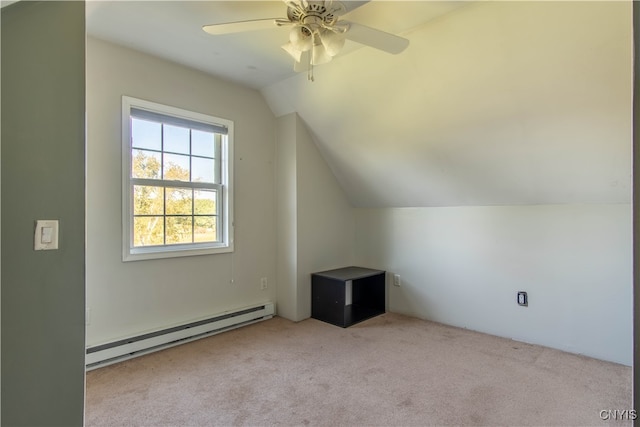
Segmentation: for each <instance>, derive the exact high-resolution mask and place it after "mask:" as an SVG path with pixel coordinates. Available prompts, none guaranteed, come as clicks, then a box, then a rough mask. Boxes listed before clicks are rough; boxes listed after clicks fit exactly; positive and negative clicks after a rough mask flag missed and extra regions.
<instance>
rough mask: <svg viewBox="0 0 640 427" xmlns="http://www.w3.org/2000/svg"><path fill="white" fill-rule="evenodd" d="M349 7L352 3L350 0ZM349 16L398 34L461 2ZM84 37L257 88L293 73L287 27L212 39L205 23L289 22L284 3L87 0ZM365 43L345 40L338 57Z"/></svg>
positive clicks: (384, 6)
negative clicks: (282, 19)
mask: <svg viewBox="0 0 640 427" xmlns="http://www.w3.org/2000/svg"><path fill="white" fill-rule="evenodd" d="M347 2H348V0H347ZM374 3H375V4H367V5H365V6H362V7H360V8H359V9H356V10H354V11H352V12H351V13H350V14H348V15H345V18H347V19H349V20H353V21H356V22H359V23H366V25H369V26H374V27H376V28H378V29H381V30H384V31H387V32H392V33H401V32H403V31H406V30H408V29H410V28H413V27H415V26H417V25H420V24H423V23H425V22H426V21H428V20H430V19H433V18H434V17H437V16H439V15H442V14H444V13H446V12H448V11H450V10H452V9H454V8H456V7H459V6H461V5H463V4H464V3H463V2H446V1H445V2H442V1H412V2H398V3H402V4H401V5H399V4H395V5H394V4H391V3H393V2H388V1H374ZM86 11H87V12H86V13H87V32H88V33H89V34H90V35H92V36H94V37H97V38H100V39H103V40H107V41H111V42H114V43H117V44H121V45H124V46H127V47H131V48H134V49H136V50H140V51H143V52H146V53H150V54H153V55H156V56H159V57H162V58H165V59H169V60H171V61H174V62H178V63H181V64H184V65H187V66H189V67H192V68H196V69H199V70H202V71H205V72H207V73H210V74H213V75H215V76H219V77H222V78H224V79H228V80H231V81H234V82H237V83H240V84H243V85H245V86H249V87H253V88H256V89H260V88H263V87H265V86H268V85H271V84H273V83H276V82H278V81H281V80H282V79H285V78H287V77H290V76H292V75H294V74H295V73H294V72H293V60H292V59H291V57H290V56H289V55H288V54H287V53H286V52H285V51H284V50H282V49H281V48H280V46H281V45H283V44H285V43H286V42H287V41H288V38H289V35H288V30H289V29H288V28H286V27H285V28H279V27H276V26H275V25H274V28H273V29H270V30H261V31H255V32H250V33H240V34H229V35H223V36H211V35H209V34H207V33H205V32H204V31H202V26H203V25H207V24H217V23H222V22H232V21H244V20H250V19H263V18H286V6H285V4H284V2H282V1H279V0H278V1H237V0H236V1H88V2H87V6H86ZM360 47H361V46H360V45H358V44H357V43H355V42H348V43H347V45H346V46H345V49H344V50H343V52H341V54H348V53H349V52H352V51H353V50H355V49H358V48H360Z"/></svg>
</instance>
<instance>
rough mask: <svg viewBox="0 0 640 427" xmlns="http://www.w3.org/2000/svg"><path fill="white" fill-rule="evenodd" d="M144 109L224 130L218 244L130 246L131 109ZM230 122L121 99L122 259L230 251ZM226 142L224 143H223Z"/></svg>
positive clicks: (221, 152)
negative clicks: (220, 235) (219, 238)
mask: <svg viewBox="0 0 640 427" xmlns="http://www.w3.org/2000/svg"><path fill="white" fill-rule="evenodd" d="M132 108H135V109H138V110H146V111H150V112H151V113H158V114H162V115H169V116H173V117H177V118H181V119H186V120H191V121H197V122H202V123H207V124H210V125H213V126H216V127H226V128H227V134H226V138H223V140H222V143H221V144H220V154H221V159H220V175H221V183H220V185H221V188H222V190H221V193H220V196H221V202H222V212H221V213H222V215H221V221H220V224H219V227H220V231H221V233H222V240H221V242H216V243H210V242H200V243H188V244H174V245H162V246H148V247H134V246H133V211H132V210H133V184H132V178H131V167H132V165H131V150H132V147H131V109H132ZM233 136H234V135H233V121H231V120H227V119H222V118H219V117H214V116H210V115H207V114H202V113H196V112H192V111H188V110H183V109H181V108H177V107H171V106H168V105H164V104H158V103H155V102H151V101H145V100H142V99H138V98H133V97H130V96H126V95H123V96H122V146H121V147H122V148H121V150H122V260H123V261H125V262H127V261H139V260H148V259H162V258H175V257H185V256H196V255H211V254H219V253H229V252H233V249H234V236H233V231H234V226H233V146H234V144H233ZM225 139H226V141H225Z"/></svg>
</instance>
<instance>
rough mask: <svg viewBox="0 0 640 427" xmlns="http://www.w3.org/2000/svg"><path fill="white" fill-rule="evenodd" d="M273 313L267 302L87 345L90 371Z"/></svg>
mask: <svg viewBox="0 0 640 427" xmlns="http://www.w3.org/2000/svg"><path fill="white" fill-rule="evenodd" d="M273 313H274V309H273V303H266V304H263V305H258V306H254V307H248V308H244V309H241V310H237V311H233V312H227V313H222V314H220V315H218V316H214V317H211V318H208V319H203V320H198V321H195V322H191V323H186V324H183V325H178V326H174V327H171V328H167V329H162V330H159V331H154V332H149V333H146V334H142V335H138V336H135V337H130V338H125V339H122V340H118V341H113V342H110V343H106V344H100V345H96V346H92V347H87V353H86V358H85V364H86V367H87V369H88V370H91V369H95V368H98V367H102V366H106V365H110V364H112V363H116V362H120V361H122V360H126V359H131V358H132V357H137V356H142V355H143V354H148V353H151V352H154V351H158V350H161V349H164V348H167V347H172V346H175V345H178V344H184V343H186V342H189V341H193V340H196V339H200V338H204V337H208V336H211V335H215V334H219V333H220V332H225V331H228V330H231V329H235V328H239V327H241V326H245V325H249V324H251V323H256V322H260V321H262V320H267V319H271V318H272V317H273Z"/></svg>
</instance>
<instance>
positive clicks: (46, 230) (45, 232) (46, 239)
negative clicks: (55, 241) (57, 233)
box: [40, 227, 53, 243]
mask: <svg viewBox="0 0 640 427" xmlns="http://www.w3.org/2000/svg"><path fill="white" fill-rule="evenodd" d="M52 236H53V228H52V227H42V236H41V237H40V241H41V242H42V243H51V239H52Z"/></svg>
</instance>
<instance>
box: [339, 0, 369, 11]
mask: <svg viewBox="0 0 640 427" xmlns="http://www.w3.org/2000/svg"><path fill="white" fill-rule="evenodd" d="M369 1H370V0H343V1H342V2H341V3H342V4H343V5H344V8H345V9H346V12H345V13H349V12H351V11H352V10H354V9H357V8H359V7H360V6H362V5H365V4H367V3H369Z"/></svg>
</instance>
